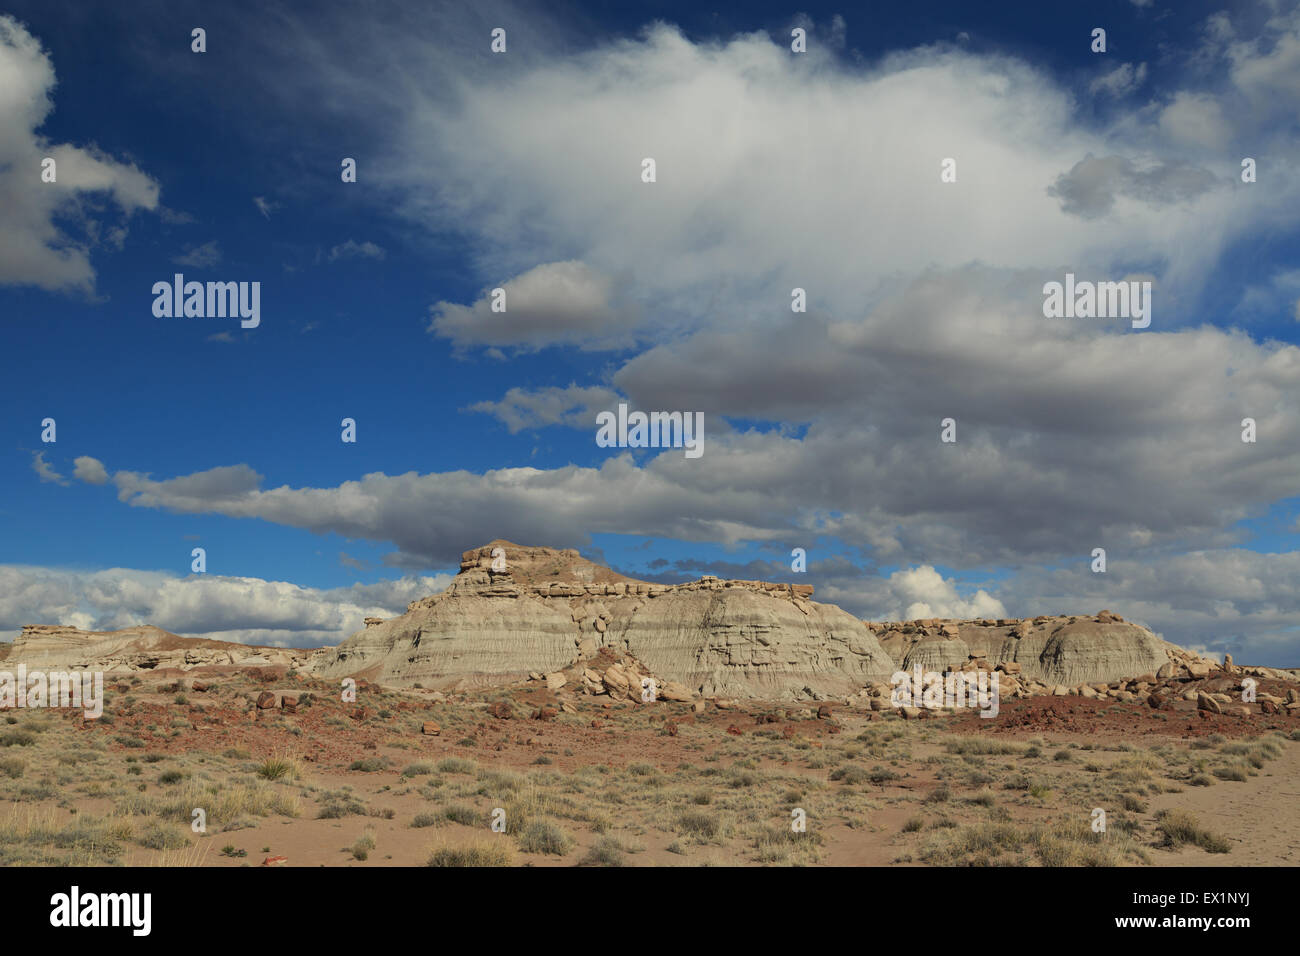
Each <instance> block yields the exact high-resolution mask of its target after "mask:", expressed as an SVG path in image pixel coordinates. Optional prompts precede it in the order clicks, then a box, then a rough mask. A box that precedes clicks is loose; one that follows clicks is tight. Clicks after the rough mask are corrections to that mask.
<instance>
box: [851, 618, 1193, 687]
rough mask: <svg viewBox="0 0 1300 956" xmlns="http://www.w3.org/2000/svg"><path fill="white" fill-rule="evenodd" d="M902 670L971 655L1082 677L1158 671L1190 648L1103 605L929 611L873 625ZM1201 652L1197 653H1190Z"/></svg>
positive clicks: (940, 665)
mask: <svg viewBox="0 0 1300 956" xmlns="http://www.w3.org/2000/svg"><path fill="white" fill-rule="evenodd" d="M870 626H871V627H872V629H873V633H875V635H876V636H877V638H879V640H880V643H881V645H882V646H883V647H884V648H885V650H886V651H887V652H888V653H889V656H890V657H891V658H892V659H893V660H894V662H895V663H896V664H897V665H898V666H899V668H900V669H901V670H909V671H910V670H912V668H914V667H915V666H917V665H920V667H921V669H922V670H934V671H944V670H948V669H949V668H951V669H954V670H956V669H960V668H961V667H962V666H963V665H965V664H967V662H969V661H971V660H983V661H986V662H987V663H988V666H989V667H996V666H997V665H998V664H1000V663H1004V662H1015V663H1017V664H1019V665H1020V672H1021V673H1022V674H1023V675H1024V676H1025V677H1026V678H1030V679H1035V680H1039V681H1043V682H1045V683H1048V684H1064V685H1077V684H1080V683H1092V682H1098V681H1101V682H1106V681H1113V680H1120V679H1123V678H1128V677H1133V676H1136V675H1138V674H1146V673H1155V672H1156V671H1157V670H1158V669H1159V668H1160V667H1161V666H1162V665H1164V664H1166V663H1168V662H1169V661H1170V660H1171V659H1179V658H1177V657H1176V654H1175V652H1178V653H1181V654H1184V655H1187V654H1188V652H1186V651H1183V650H1182V648H1179V647H1176V646H1175V645H1173V644H1170V643H1168V642H1166V641H1162V640H1161V639H1160V638H1158V637H1156V636H1155V635H1154V634H1152V633H1151V632H1150V631H1149V630H1147V629H1146V628H1145V627H1141V626H1139V625H1136V624H1130V623H1127V622H1126V621H1124V619H1123V618H1121V617H1119V616H1118V615H1115V614H1112V613H1111V612H1109V611H1102V612H1101V613H1100V614H1098V615H1096V616H1095V617H1079V616H1069V617H1066V616H1056V617H1036V618H1026V619H1024V620H998V621H991V620H978V621H951V620H935V619H927V620H920V621H908V622H902V623H891V624H875V625H870ZM1188 656H1190V657H1193V658H1195V655H1188Z"/></svg>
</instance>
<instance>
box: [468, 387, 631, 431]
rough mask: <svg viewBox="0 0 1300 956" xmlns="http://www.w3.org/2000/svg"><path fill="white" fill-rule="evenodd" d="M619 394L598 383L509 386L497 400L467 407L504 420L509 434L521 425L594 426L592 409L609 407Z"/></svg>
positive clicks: (614, 403)
mask: <svg viewBox="0 0 1300 956" xmlns="http://www.w3.org/2000/svg"><path fill="white" fill-rule="evenodd" d="M619 399H620V396H619V394H618V393H617V392H615V391H613V390H612V389H608V388H604V387H602V386H590V387H586V388H584V387H580V386H578V385H572V384H571V385H569V386H568V387H567V388H557V387H554V386H552V387H548V388H538V389H524V388H512V389H510V391H508V392H506V394H505V397H504V398H502V399H501V400H500V401H499V402H477V403H475V404H474V405H471V406H470V411H474V412H485V413H486V414H489V415H493V416H495V417H496V418H498V419H500V420H501V421H502V422H504V423H505V426H506V427H507V428H508V429H509V430H510V434H512V435H513V434H515V433H517V432H520V431H523V430H524V429H525V428H544V427H546V426H548V425H567V426H568V427H570V428H587V427H590V428H592V429H593V430H594V429H595V427H596V413H597V412H600V411H605V410H609V409H613V408H614V407H616V406H617V405H618V402H619Z"/></svg>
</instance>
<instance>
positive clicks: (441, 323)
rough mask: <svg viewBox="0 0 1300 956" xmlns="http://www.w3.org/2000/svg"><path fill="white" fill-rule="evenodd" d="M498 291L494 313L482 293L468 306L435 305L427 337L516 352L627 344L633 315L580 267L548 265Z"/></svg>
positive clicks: (605, 279)
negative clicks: (500, 305) (501, 297)
mask: <svg viewBox="0 0 1300 956" xmlns="http://www.w3.org/2000/svg"><path fill="white" fill-rule="evenodd" d="M498 288H500V289H502V290H503V291H504V293H505V310H504V311H493V308H492V306H493V302H494V299H495V296H494V295H493V293H492V292H491V291H488V292H486V293H485V294H484V295H483V296H482V297H481V298H479V299H478V301H476V302H475V303H474V304H473V305H472V306H463V305H456V304H455V303H452V302H439V303H437V304H436V305H434V306H433V308H432V309H431V311H432V313H433V321H432V323H431V324H430V325H429V331H430V332H434V333H436V334H438V335H440V336H443V337H444V338H449V339H451V340H452V341H453V342H454V343H455V344H456V345H457V346H462V347H463V346H468V345H491V346H497V347H501V346H519V347H521V348H531V349H540V348H544V347H546V346H548V345H559V344H576V345H580V346H582V347H583V348H589V349H608V348H618V347H620V346H626V345H628V344H630V341H631V340H630V338H629V336H628V334H627V333H628V331H629V329H630V328H631V326H632V325H634V324H635V321H636V318H637V312H636V311H635V310H634V309H630V308H628V307H627V306H626V305H624V304H621V303H619V301H618V297H619V290H618V288H617V283H616V282H615V281H614V279H613V278H611V277H610V276H607V275H603V274H601V273H599V272H597V271H595V270H593V269H592V268H591V267H589V266H587V265H586V264H585V263H582V262H548V263H545V264H543V265H539V266H536V267H535V268H533V269H530V270H528V271H527V272H525V273H524V274H523V275H519V276H516V277H515V278H513V279H511V280H509V281H508V282H505V283H504V284H502V285H501V286H499V287H498Z"/></svg>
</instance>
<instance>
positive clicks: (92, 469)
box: [72, 455, 108, 485]
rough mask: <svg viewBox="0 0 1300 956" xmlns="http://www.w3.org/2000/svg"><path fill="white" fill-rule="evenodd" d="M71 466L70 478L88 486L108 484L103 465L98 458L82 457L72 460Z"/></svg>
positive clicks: (106, 473)
mask: <svg viewBox="0 0 1300 956" xmlns="http://www.w3.org/2000/svg"><path fill="white" fill-rule="evenodd" d="M72 464H73V471H72V476H73V477H74V478H76V479H77V480H78V481H84V482H86V484H89V485H105V484H108V472H107V471H106V470H105V468H104V463H103V462H102V461H100V460H99V459H98V458H91V457H90V456H89V455H82V456H80V457H79V458H76V459H74V460H73V462H72Z"/></svg>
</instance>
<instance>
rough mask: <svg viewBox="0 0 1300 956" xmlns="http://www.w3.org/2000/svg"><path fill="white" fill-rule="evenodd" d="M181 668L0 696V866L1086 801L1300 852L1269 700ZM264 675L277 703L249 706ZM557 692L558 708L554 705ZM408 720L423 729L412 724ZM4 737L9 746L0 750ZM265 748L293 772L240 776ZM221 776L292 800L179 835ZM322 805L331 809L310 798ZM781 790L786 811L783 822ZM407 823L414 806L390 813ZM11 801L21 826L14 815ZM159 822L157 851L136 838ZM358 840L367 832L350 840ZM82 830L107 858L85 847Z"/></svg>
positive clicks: (382, 854)
mask: <svg viewBox="0 0 1300 956" xmlns="http://www.w3.org/2000/svg"><path fill="white" fill-rule="evenodd" d="M201 676H202V677H203V678H204V682H206V683H207V684H208V685H209V686H208V687H207V688H206V689H205V690H203V691H201V692H196V691H194V690H192V689H190V688H189V686H188V685H186V686H182V687H179V688H178V687H177V686H176V685H175V684H174V678H172V677H170V676H169V675H149V676H148V677H146V678H144V679H138V680H136V681H134V682H132V681H126V680H124V681H121V682H116V683H115V684H114V686H113V692H112V696H111V698H110V700H109V703H108V706H107V708H106V715H107V717H108V720H107V721H87V720H83V719H81V718H80V717H79V716H72V715H54V714H51V713H48V712H45V713H30V712H29V713H22V714H15V713H13V712H6V716H5V724H4V725H3V726H0V769H3V768H4V767H5V761H6V760H8V761H9V766H10V767H11V768H16V771H17V772H16V775H15V774H14V773H9V774H8V777H6V776H0V863H8V864H13V863H23V862H26V863H41V862H47V863H49V862H55V863H57V862H108V863H116V864H119V865H121V864H125V865H139V864H156V863H162V864H178V865H203V866H232V867H240V866H249V865H253V866H257V865H262V864H263V861H264V860H266V859H267V858H276V857H283V858H285V862H286V863H287V865H291V866H360V867H367V866H419V865H424V864H425V863H426V862H427V861H428V859H429V858H430V850H431V847H433V846H448V845H450V846H460V845H468V844H474V843H476V842H478V843H482V842H483V841H496V842H497V843H498V844H499V845H501V846H503V847H508V848H509V850H510V852H511V856H512V862H513V863H514V864H516V865H524V866H573V865H575V864H579V863H581V862H587V863H591V862H594V861H597V859H598V858H600V859H603V858H605V857H608V856H609V852H610V851H609V850H608V845H609V844H610V843H611V842H612V843H614V844H616V845H617V846H619V847H621V850H619V851H617V852H614V853H613V856H614V857H615V858H616V859H617V861H618V862H620V863H622V864H625V865H637V866H647V865H648V866H680V865H687V866H699V865H735V864H746V865H747V864H754V863H760V864H763V863H775V864H791V863H793V864H812V865H830V866H890V865H903V866H909V865H912V866H914V865H926V864H928V863H936V862H939V863H943V862H949V863H951V862H961V861H962V860H965V861H966V862H972V861H974V862H979V861H981V860H984V861H988V860H989V859H997V860H1000V861H1004V862H1017V861H1018V862H1029V863H1033V862H1034V860H1035V858H1034V857H1033V855H1032V851H1031V850H1030V849H1027V848H1025V847H1020V848H1019V849H1017V850H1016V851H1014V852H1013V851H1001V850H998V851H990V852H991V856H990V855H989V853H988V852H985V851H984V850H980V849H976V850H972V851H971V852H970V853H968V854H967V856H966V857H961V858H959V859H946V858H944V857H943V856H942V855H936V854H937V853H938V850H937V849H936V848H939V849H942V846H943V844H944V842H945V841H946V840H949V839H950V838H955V837H958V836H969V835H970V833H974V832H978V831H979V830H980V828H982V827H988V826H994V827H996V826H1012V827H1015V828H1018V829H1019V830H1020V831H1021V832H1023V833H1029V832H1031V831H1033V830H1035V829H1038V830H1040V831H1043V832H1048V833H1053V834H1055V833H1065V832H1066V831H1068V830H1070V828H1074V829H1075V830H1079V829H1082V830H1086V826H1083V827H1080V824H1081V823H1084V824H1086V820H1087V814H1088V812H1089V810H1090V809H1091V808H1092V807H1094V806H1097V805H1101V806H1104V807H1105V808H1106V809H1107V811H1108V813H1112V814H1113V815H1114V817H1113V819H1114V820H1115V821H1117V823H1116V825H1115V826H1114V827H1112V829H1111V830H1110V831H1109V832H1108V834H1107V836H1106V837H1105V838H1104V840H1114V841H1120V840H1128V841H1129V844H1128V845H1130V846H1131V848H1132V850H1131V852H1130V851H1121V853H1120V855H1119V856H1117V857H1113V858H1111V857H1108V858H1107V859H1112V861H1113V862H1122V863H1124V864H1126V865H1155V866H1183V865H1196V866H1206V865H1208V866H1269V865H1283V866H1285V865H1296V864H1297V863H1298V862H1300V801H1298V800H1297V797H1300V719H1297V718H1295V717H1287V716H1271V717H1270V716H1265V715H1262V714H1255V715H1253V716H1251V717H1248V718H1243V717H1240V716H1227V715H1224V716H1208V715H1201V714H1199V713H1198V712H1197V711H1196V710H1195V707H1194V705H1190V704H1186V703H1184V702H1178V703H1177V704H1176V705H1175V706H1173V707H1171V708H1166V709H1164V710H1161V711H1155V710H1152V709H1151V708H1149V707H1147V706H1145V705H1142V704H1120V703H1117V702H1114V701H1110V702H1104V701H1094V700H1086V699H1083V698H1073V697H1070V698H1059V697H1057V698H1034V699H1032V700H1029V701H1010V702H1006V705H1005V706H1004V709H1003V714H1002V715H1001V716H1000V718H999V719H996V720H992V721H987V720H982V719H980V718H978V717H976V716H975V715H973V714H968V713H967V714H961V715H959V716H955V717H945V718H935V719H926V720H919V721H906V720H903V719H902V718H901V717H899V716H897V715H896V714H894V713H892V712H890V713H887V714H886V713H871V712H866V711H851V710H849V709H847V708H844V707H838V706H837V707H835V708H834V709H833V713H832V715H831V716H830V717H829V718H825V719H819V718H818V716H817V706H816V705H808V704H790V703H788V702H785V703H781V702H760V701H746V702H743V703H740V704H738V705H737V706H736V707H734V708H730V709H718V708H716V707H715V706H714V705H713V704H709V705H708V706H707V707H706V708H705V711H704V713H696V712H695V711H694V709H693V708H692V705H690V704H685V703H664V702H660V703H657V704H653V705H643V704H640V703H639V702H622V703H618V704H613V703H611V702H609V701H607V700H605V699H602V698H588V697H583V696H579V695H576V694H573V693H571V692H566V691H561V692H560V693H558V694H555V693H551V692H550V691H547V690H546V689H545V687H544V686H541V685H539V684H537V683H529V684H521V685H514V686H512V687H508V688H504V689H497V690H488V691H483V692H476V693H474V694H467V695H463V696H459V697H455V696H453V697H452V698H451V699H446V700H439V699H435V697H434V695H432V694H431V693H429V692H422V691H404V692H394V691H383V690H381V689H379V688H376V687H373V686H366V685H363V687H362V689H361V695H360V699H359V700H358V701H357V702H355V703H352V702H343V701H341V700H338V699H336V692H335V688H333V687H332V685H326V684H321V683H316V682H312V681H307V680H303V679H301V678H296V677H294V676H293V675H291V674H290V675H286V674H284V673H282V672H269V673H255V674H251V675H250V674H244V673H221V672H214V673H210V674H205V675H201ZM160 678H161V679H160ZM188 680H190V681H192V680H193V678H192V677H191V678H188ZM264 692H271V693H275V694H276V695H277V696H280V695H283V694H285V693H288V694H290V695H292V696H298V697H300V698H301V699H302V700H303V704H302V706H300V707H298V708H297V709H296V710H295V711H293V712H286V711H285V710H283V709H279V708H272V709H264V710H263V709H258V708H257V707H256V706H255V704H254V702H255V701H256V700H257V698H258V696H259V695H260V694H262V693H264ZM306 695H315V699H314V700H310V699H308V697H307V696H306ZM563 703H568V704H569V705H570V707H571V708H573V710H574V711H575V712H574V713H565V712H562V711H560V710H559V705H561V704H563ZM503 707H504V708H505V710H504V711H503V710H501V708H503ZM542 708H552V710H551V711H543V710H542ZM494 712H496V713H498V714H504V713H507V712H508V713H509V715H510V716H509V719H502V717H501V716H493V713H494ZM535 716H540V717H542V718H543V719H534V717H535ZM428 722H432V723H435V724H437V729H438V733H437V734H436V735H434V734H427V733H424V732H423V731H424V730H425V725H426V723H428ZM15 732H20V733H19V736H20V737H23V739H20V740H14V739H10V740H8V743H7V744H6V739H7V738H6V736H5V735H6V734H12V733H15ZM24 735H25V736H24ZM1293 737H1294V738H1295V739H1292V738H1293ZM28 738H30V739H28ZM1264 739H1267V740H1268V741H1270V743H1268V745H1267V747H1268V748H1271V749H1270V750H1269V753H1268V754H1267V755H1266V759H1264V760H1263V761H1261V765H1260V766H1259V767H1258V768H1257V769H1254V770H1251V771H1250V775H1249V776H1248V777H1246V779H1244V780H1240V781H1238V780H1229V779H1215V780H1214V781H1213V783H1212V785H1209V786H1197V785H1189V783H1188V780H1189V779H1190V777H1191V776H1192V774H1193V773H1194V771H1195V767H1194V766H1193V763H1195V762H1198V761H1199V763H1197V766H1199V767H1201V768H1203V769H1204V770H1207V771H1208V770H1214V769H1216V768H1220V769H1221V768H1222V767H1225V766H1227V765H1228V764H1231V763H1233V762H1239V761H1240V760H1241V759H1243V758H1241V757H1240V756H1239V754H1240V753H1241V751H1240V750H1238V751H1235V752H1234V751H1233V750H1232V749H1231V748H1232V747H1234V746H1236V747H1238V748H1240V747H1241V746H1243V745H1249V746H1252V747H1253V746H1257V744H1256V743H1252V742H1257V741H1260V740H1264ZM1274 754H1275V755H1274ZM274 757H283V758H284V759H285V760H287V761H288V762H289V763H290V764H292V766H293V768H294V769H293V772H292V773H290V774H288V775H287V776H285V777H284V778H280V779H272V780H266V779H262V778H261V777H260V776H259V773H260V772H261V770H262V768H263V767H264V765H265V761H267V760H268V759H269V758H274ZM449 760H450V763H448V764H444V762H445V761H449ZM18 764H21V765H22V766H21V767H18V766H17V765H18ZM185 788H190V789H188V790H187V789H185ZM239 788H243V789H245V790H249V789H252V790H257V791H258V792H259V793H261V794H262V795H263V796H266V795H275V796H277V797H279V798H283V799H284V800H285V801H289V802H292V804H293V810H292V813H293V814H294V815H286V812H287V811H286V812H281V811H278V810H273V809H272V810H268V809H265V808H263V809H260V810H256V811H247V812H240V813H238V814H231V819H227V820H212V821H211V822H210V826H209V828H208V830H207V832H206V833H204V834H201V835H200V834H194V833H193V832H192V831H191V830H190V828H189V827H188V826H185V825H184V824H185V823H186V822H188V820H187V814H188V812H189V811H188V810H187V809H186V808H185V807H184V806H177V805H175V804H176V801H177V800H182V799H191V800H192V802H195V801H197V802H203V803H209V804H210V805H213V804H215V802H216V799H217V795H219V794H222V793H228V792H231V791H233V790H235V789H239ZM181 794H184V795H185V797H184V798H182V797H181V796H180V795H181ZM194 794H201V796H193V795H194ZM940 797H942V799H940ZM1125 800H1128V801H1130V805H1129V806H1128V807H1127V809H1125V808H1124V807H1122V806H1121V803H1122V802H1123V801H1125ZM339 801H343V802H344V803H349V804H350V805H351V806H352V809H349V810H348V811H347V812H345V813H343V814H342V815H338V816H330V815H328V813H325V814H324V815H323V812H324V811H325V810H326V808H328V807H331V806H333V805H335V804H337V803H338V802H339ZM496 807H503V808H504V807H510V808H511V810H510V812H512V813H517V814H524V815H526V817H527V818H528V819H530V820H538V821H542V822H544V823H545V824H546V825H548V826H550V825H553V826H554V827H555V828H557V829H558V831H559V832H560V833H561V834H562V836H563V841H564V845H563V846H562V847H561V848H560V849H558V850H554V851H550V852H548V851H545V850H538V849H525V847H527V845H528V844H527V843H526V841H524V840H523V839H522V838H521V837H520V836H519V835H518V834H519V832H520V831H518V830H512V831H511V832H509V833H504V834H502V833H493V832H492V830H491V829H490V827H489V825H488V821H489V816H490V814H491V811H492V810H493V809H495V808H496ZM795 807H798V808H800V809H802V810H804V812H805V813H806V816H807V820H808V827H807V829H808V833H807V835H806V836H802V835H801V837H800V838H798V839H794V838H791V837H790V826H789V819H790V814H791V812H792V809H793V808H795ZM1135 808H1137V809H1135ZM1171 809H1176V810H1182V811H1187V812H1189V813H1191V814H1193V815H1194V816H1195V818H1196V819H1197V820H1198V821H1199V823H1200V824H1202V825H1204V826H1205V827H1206V828H1208V829H1210V830H1212V831H1213V832H1214V833H1216V834H1218V835H1220V836H1222V837H1223V838H1224V839H1226V840H1227V841H1228V843H1229V845H1230V847H1231V849H1230V852H1227V853H1214V852H1207V850H1206V849H1203V848H1202V847H1201V846H1193V845H1186V846H1182V847H1177V848H1170V847H1166V846H1164V845H1162V840H1161V830H1160V828H1159V817H1158V814H1159V813H1160V812H1161V811H1165V810H1171ZM213 812H214V813H215V812H216V811H215V810H214V811H213ZM422 816H423V817H426V818H434V822H432V823H431V824H422V825H420V826H416V825H415V824H416V822H417V818H419V817H422ZM451 817H455V819H452V818H451ZM33 818H39V820H40V821H41V822H42V826H43V827H44V829H42V830H40V831H39V832H36V831H34V830H33V828H32V827H31V826H27V827H26V829H24V825H23V821H24V820H30V819H33ZM92 821H98V823H97V824H96V825H102V826H108V827H115V829H112V830H111V831H110V837H107V838H106V837H103V836H95V837H93V839H92V838H87V837H85V836H84V834H83V835H82V836H80V837H78V838H77V839H72V838H69V837H67V836H66V835H65V836H49V835H48V833H47V831H57V830H58V829H59V828H61V827H62V828H71V827H73V825H74V823H75V824H76V825H78V826H80V825H82V824H85V825H86V826H88V827H89V826H90V825H91V822H92ZM159 826H161V827H164V828H165V829H167V830H168V833H169V834H170V837H169V839H171V840H172V841H174V844H175V845H173V846H171V847H170V848H169V849H166V850H162V849H151V848H150V847H149V846H148V845H147V844H148V843H149V842H150V841H149V839H148V838H147V836H146V834H148V833H149V832H151V831H152V830H154V829H156V828H157V827H159ZM6 827H7V829H6ZM1121 828H1122V829H1121ZM91 829H92V830H93V827H91ZM365 838H368V840H369V841H372V842H373V846H363V848H362V852H361V853H358V852H357V847H358V845H359V844H358V841H359V840H363V839H365ZM87 839H89V840H90V843H91V844H92V845H90V846H89V848H87V846H85V845H83V843H84V841H85V840H87ZM106 839H111V840H112V841H114V842H115V843H116V844H118V845H119V850H120V852H117V853H116V854H115V855H114V854H108V853H104V852H103V851H102V848H101V846H100V845H98V844H95V840H98V841H99V844H102V843H103V842H104V841H105V840H106ZM1071 839H1077V840H1079V841H1082V842H1086V841H1087V839H1088V837H1087V834H1086V833H1084V834H1083V835H1082V836H1077V835H1076V836H1075V837H1072V838H1071ZM79 840H80V841H82V842H78V841H79ZM42 841H44V843H42ZM602 847H603V848H604V851H603V852H604V857H602V856H601V852H602ZM1102 849H1107V847H1105V846H1103V847H1102ZM1017 852H1018V853H1022V854H1023V855H1022V856H1019V857H1017V856H1015V853H1017ZM1089 852H1091V850H1089ZM999 853H1002V855H1001V856H999V855H998V854H999ZM69 854H70V857H69ZM96 854H101V855H100V856H96ZM361 857H364V859H362V858H361ZM1071 859H1073V857H1071Z"/></svg>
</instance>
